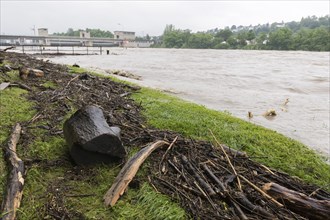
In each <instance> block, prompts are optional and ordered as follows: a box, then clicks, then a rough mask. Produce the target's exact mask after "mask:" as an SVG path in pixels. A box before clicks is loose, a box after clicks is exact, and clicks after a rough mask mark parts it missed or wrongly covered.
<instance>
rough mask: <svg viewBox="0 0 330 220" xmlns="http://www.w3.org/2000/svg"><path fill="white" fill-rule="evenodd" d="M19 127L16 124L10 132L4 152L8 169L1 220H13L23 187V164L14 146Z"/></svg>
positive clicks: (17, 138) (19, 132) (18, 135)
mask: <svg viewBox="0 0 330 220" xmlns="http://www.w3.org/2000/svg"><path fill="white" fill-rule="evenodd" d="M21 130H22V128H21V126H20V124H19V123H17V124H16V125H15V127H14V129H13V131H12V134H11V137H10V139H9V141H8V144H7V147H6V148H5V149H4V150H5V157H6V160H7V164H8V167H9V174H8V180H7V189H6V193H5V196H4V200H3V201H2V205H1V219H2V220H13V219H15V218H16V210H17V209H18V208H19V207H20V204H21V199H22V194H23V185H24V178H23V175H24V163H23V161H22V160H21V159H20V158H19V157H18V156H17V154H16V145H17V142H18V140H19V138H20V134H21Z"/></svg>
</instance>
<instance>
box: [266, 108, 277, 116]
mask: <svg viewBox="0 0 330 220" xmlns="http://www.w3.org/2000/svg"><path fill="white" fill-rule="evenodd" d="M276 115H277V113H276V111H275V109H268V110H267V111H266V112H265V113H264V116H272V117H274V116H276Z"/></svg>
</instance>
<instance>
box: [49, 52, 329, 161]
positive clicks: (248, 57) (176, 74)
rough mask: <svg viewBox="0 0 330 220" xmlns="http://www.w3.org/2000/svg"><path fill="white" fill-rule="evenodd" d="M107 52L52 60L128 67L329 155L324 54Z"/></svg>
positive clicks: (157, 84)
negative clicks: (268, 114)
mask: <svg viewBox="0 0 330 220" xmlns="http://www.w3.org/2000/svg"><path fill="white" fill-rule="evenodd" d="M110 52H111V55H104V54H103V55H93V56H60V57H53V58H50V60H51V61H53V62H57V63H64V64H71V65H72V64H74V63H77V64H79V65H80V66H81V67H84V68H94V69H98V70H99V71H101V70H110V69H119V70H125V71H129V72H132V73H134V74H136V75H139V76H141V77H142V78H141V80H133V79H131V80H130V81H132V82H135V83H138V84H140V85H143V86H149V87H153V88H158V89H162V90H166V91H170V92H171V93H173V94H175V95H176V96H179V97H181V98H184V99H186V100H189V101H193V102H195V103H198V104H202V105H205V106H207V107H208V108H211V109H215V110H221V111H228V112H230V113H231V114H232V115H234V116H237V117H239V118H242V119H245V120H249V119H248V117H247V114H248V111H250V112H252V114H253V115H254V117H253V118H252V119H250V121H251V122H252V123H255V124H258V125H262V126H264V127H267V128H270V129H273V130H276V131H278V132H279V133H282V134H284V135H286V136H289V137H291V138H293V139H296V140H298V141H300V142H302V143H304V144H306V145H307V146H309V147H311V148H313V149H315V150H316V151H318V152H320V153H322V154H323V155H326V156H327V157H328V158H329V157H330V147H329V69H330V67H329V58H330V55H329V53H326V52H324V53H323V52H302V51H295V52H288V51H240V50H191V49H123V48H111V49H110ZM287 99H288V101H289V102H288V103H287V104H286V105H284V103H285V101H286V100H287ZM268 109H275V111H276V113H277V116H276V117H273V119H272V120H269V118H268V119H267V118H265V117H264V116H263V113H264V112H266V111H267V110H268Z"/></svg>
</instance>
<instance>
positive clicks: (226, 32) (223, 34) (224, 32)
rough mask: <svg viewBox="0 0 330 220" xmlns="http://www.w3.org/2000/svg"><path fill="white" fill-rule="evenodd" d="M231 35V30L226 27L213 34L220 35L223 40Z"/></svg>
mask: <svg viewBox="0 0 330 220" xmlns="http://www.w3.org/2000/svg"><path fill="white" fill-rule="evenodd" d="M232 35H233V32H231V30H229V29H228V28H226V29H224V30H220V31H219V32H218V33H216V34H215V37H221V38H222V39H223V40H224V41H227V40H228V38H230V37H231V36H232Z"/></svg>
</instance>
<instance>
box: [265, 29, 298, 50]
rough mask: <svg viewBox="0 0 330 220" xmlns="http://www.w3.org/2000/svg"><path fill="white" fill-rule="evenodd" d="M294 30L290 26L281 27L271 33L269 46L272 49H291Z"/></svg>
mask: <svg viewBox="0 0 330 220" xmlns="http://www.w3.org/2000/svg"><path fill="white" fill-rule="evenodd" d="M292 34H293V32H292V31H291V30H290V29H289V28H281V29H278V30H276V31H274V32H271V33H270V34H269V42H268V46H269V48H270V49H272V50H289V49H291V48H290V46H291V44H292Z"/></svg>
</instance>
